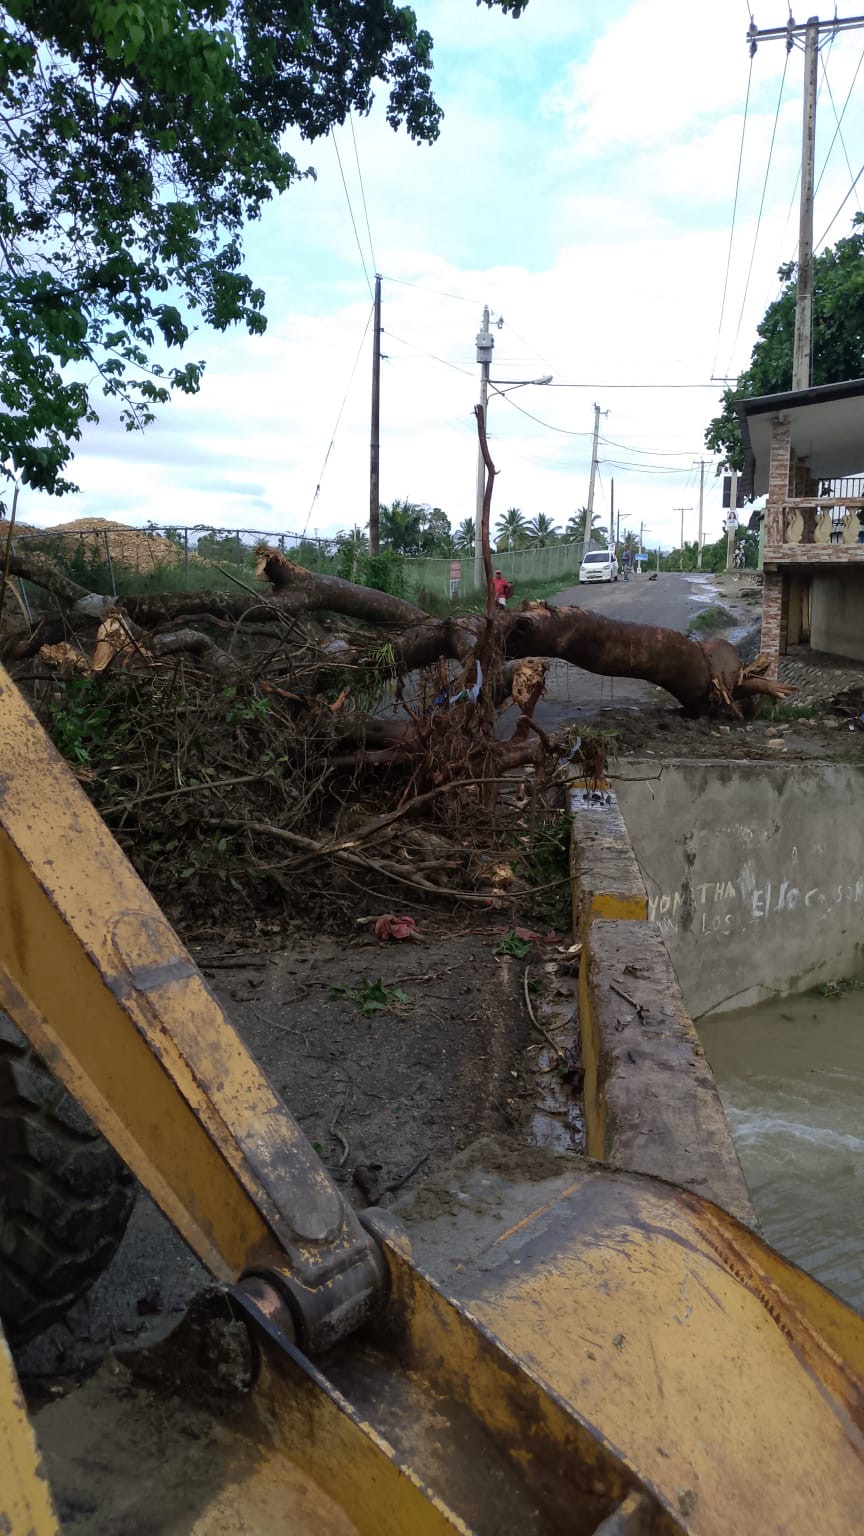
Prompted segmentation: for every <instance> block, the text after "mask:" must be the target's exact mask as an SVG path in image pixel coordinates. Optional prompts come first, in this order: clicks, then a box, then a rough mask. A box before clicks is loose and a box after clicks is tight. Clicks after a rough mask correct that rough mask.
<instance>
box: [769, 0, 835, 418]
mask: <svg viewBox="0 0 864 1536" xmlns="http://www.w3.org/2000/svg"><path fill="white" fill-rule="evenodd" d="M862 26H864V16H849V17H838V16H836V15H835V16H834V18H833V19H832V20H831V21H821V22H820V20H819V17H818V16H811V17H809V19H808V20H807V21H806V22H805V23H804V24H803V25H800V26H796V24H795V22H794V21H793V20H792V14H791V11H790V14H789V20H788V22H787V24H786V26H785V27H761V28H760V27H757V25H756V23H755V21H751V23H750V27H749V29H748V32H747V41H748V43H749V45H750V56H751V58H752V56H753V54H754V53H755V52H756V49H757V47H758V45H759V43H761V42H770V41H772V40H773V39H776V38H781V37H782V38H783V39H784V40H785V43H786V52H787V53H791V52H792V48H793V47H794V44H795V39H796V38H799V37H801V36H802V35H803V38H804V122H803V135H802V147H801V204H800V216H799V223H798V282H797V297H796V305H795V341H794V344H793V352H792V388H793V389H809V387H810V354H811V338H812V328H813V151H814V145H815V142H816V86H817V80H818V70H819V34H820V33H821V32H830V33H831V35H832V37H833V36H836V34H837V33H838V32H850V31H853V30H857V29H858V28H859V27H862Z"/></svg>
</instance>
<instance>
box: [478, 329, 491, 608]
mask: <svg viewBox="0 0 864 1536" xmlns="http://www.w3.org/2000/svg"><path fill="white" fill-rule="evenodd" d="M494 346H495V337H494V336H493V335H492V332H491V331H490V329H489V305H488V304H486V305H484V308H483V323H482V325H481V326H480V329H479V331H478V332H477V361H478V363H479V364H480V406H481V409H482V411H483V423H484V426H485V424H486V407H487V405H488V403H489V368H490V365H491V363H492V352H493V349H494ZM485 490H486V465H485V463H484V462H483V452H482V449H481V448H480V444H479V443H478V444H477V496H476V500H475V504H474V589H475V591H477V592H479V591H480V588H481V587H482V586H483V584H484V581H485V579H486V578H485V575H484V572H483V496H484V493H485Z"/></svg>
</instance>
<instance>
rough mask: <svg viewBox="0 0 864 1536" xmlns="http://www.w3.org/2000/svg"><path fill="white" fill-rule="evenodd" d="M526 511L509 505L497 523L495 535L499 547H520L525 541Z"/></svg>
mask: <svg viewBox="0 0 864 1536" xmlns="http://www.w3.org/2000/svg"><path fill="white" fill-rule="evenodd" d="M525 531H526V523H525V513H524V512H522V511H521V510H520V508H519V507H508V508H507V511H506V512H504V513H502V515H501V517H499V519H498V521H497V523H496V524H495V536H496V539H497V541H498V548H499V549H518V547H519V545H520V544H524V542H525Z"/></svg>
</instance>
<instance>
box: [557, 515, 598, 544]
mask: <svg viewBox="0 0 864 1536" xmlns="http://www.w3.org/2000/svg"><path fill="white" fill-rule="evenodd" d="M587 517H588V508H587V507H580V508H579V511H578V512H571V514H570V518H569V520H568V523H567V527H566V528H565V529H564V537H565V539H572V541H573V543H574V544H581V543H582V540H583V539H584V538H585V523H586V520H587ZM599 521H600V513H599V512H592V514H591V540H589V542H592V541H593V536H594V525H595V523H599Z"/></svg>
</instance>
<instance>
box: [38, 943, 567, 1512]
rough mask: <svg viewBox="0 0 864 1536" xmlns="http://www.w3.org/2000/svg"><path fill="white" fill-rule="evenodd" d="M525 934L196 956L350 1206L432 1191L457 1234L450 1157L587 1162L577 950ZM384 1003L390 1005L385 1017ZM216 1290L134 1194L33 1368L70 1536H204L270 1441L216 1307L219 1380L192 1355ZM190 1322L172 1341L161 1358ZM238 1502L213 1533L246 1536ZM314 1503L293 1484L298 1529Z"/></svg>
mask: <svg viewBox="0 0 864 1536" xmlns="http://www.w3.org/2000/svg"><path fill="white" fill-rule="evenodd" d="M511 926H512V919H511V917H510V916H508V914H507V913H490V914H488V916H485V917H481V918H478V917H476V916H475V915H471V916H469V917H468V918H467V919H465V918H462V919H459V918H457V919H455V920H453V919H449V920H447V921H444V920H442V919H441V917H440V916H439V917H438V918H434V919H433V918H428V917H427V918H425V919H419V918H418V937H417V938H415V939H411V940H406V941H402V942H390V943H386V944H385V943H379V942H378V941H377V940H376V939H375V938H374V936H373V935H372V933H371V932H370V930H369V929H368V927H366V926H365V925H364V926H362V927H361V928H360V929H359V930H358V933H357V935H356V936H355V937H354V938H353V939H348V938H346V937H336V936H327V935H321V936H318V937H309V936H306V937H301V936H299V935H298V936H297V937H296V938H295V939H294V940H293V941H292V942H291V943H290V944H289V945H288V946H286V947H285V948H284V949H282V950H280V951H279V952H278V953H275V954H266V955H255V954H252V953H250V952H242V953H240V954H239V955H237V956H233V957H232V956H226V955H224V954H218V955H217V954H214V953H213V951H212V950H204V949H200V948H199V950H198V952H197V954H196V958H197V959H198V961H199V964H200V965H201V967H202V969H203V971H204V973H205V975H206V976H207V979H208V981H209V982H210V984H211V985H212V986H213V988H214V990H215V991H216V993H217V994H218V996H219V998H220V1000H221V1001H222V1003H223V1004H224V1006H225V1007H226V1010H227V1011H228V1012H229V1014H230V1017H231V1019H232V1021H233V1022H234V1024H235V1025H236V1027H237V1029H238V1031H239V1033H240V1034H241V1035H242V1037H243V1038H244V1040H245V1041H246V1043H247V1044H248V1045H249V1047H250V1049H251V1050H252V1052H253V1054H254V1055H255V1056H256V1058H257V1059H258V1061H259V1062H260V1063H261V1065H262V1067H263V1068H264V1070H265V1072H267V1074H268V1076H269V1077H270V1078H271V1080H272V1081H273V1083H274V1085H275V1086H276V1088H277V1089H278V1090H279V1091H280V1093H281V1094H282V1096H283V1098H284V1099H285V1101H286V1103H287V1104H288V1105H289V1106H290V1107H291V1109H292V1111H293V1112H294V1114H295V1115H296V1117H297V1119H298V1121H299V1122H300V1124H301V1126H302V1128H303V1130H304V1131H305V1133H306V1135H307V1136H308V1137H309V1139H310V1140H311V1141H312V1144H313V1146H315V1148H316V1150H317V1151H318V1152H319V1154H320V1156H321V1157H322V1159H323V1160H324V1162H325V1164H326V1165H327V1167H328V1169H329V1171H330V1173H331V1174H332V1176H333V1178H334V1179H335V1181H336V1182H337V1184H339V1185H340V1186H341V1187H342V1188H343V1189H344V1191H345V1193H346V1196H347V1197H348V1198H349V1199H351V1200H352V1201H353V1202H354V1203H355V1204H357V1205H359V1206H364V1205H365V1204H367V1203H368V1202H369V1200H370V1199H371V1200H372V1201H374V1202H376V1203H377V1202H378V1201H379V1200H380V1202H381V1203H383V1204H391V1203H393V1202H394V1201H395V1200H399V1199H402V1200H404V1199H405V1198H406V1197H407V1198H410V1197H412V1196H413V1195H414V1194H415V1191H417V1190H422V1189H427V1188H428V1189H431V1190H433V1191H435V1192H436V1195H435V1199H436V1201H437V1202H438V1204H439V1205H440V1202H441V1201H442V1200H443V1201H444V1202H445V1205H446V1203H447V1202H448V1201H449V1202H450V1204H451V1205H452V1207H453V1209H454V1212H455V1213H456V1215H458V1216H462V1215H463V1214H464V1213H463V1211H462V1205H461V1201H462V1200H463V1199H467V1197H466V1196H460V1195H459V1194H458V1192H456V1191H455V1190H453V1191H450V1193H449V1194H448V1188H449V1185H448V1175H447V1172H446V1170H447V1169H448V1167H449V1166H450V1164H451V1162H452V1160H453V1159H454V1157H455V1159H456V1162H457V1165H458V1161H459V1157H460V1155H463V1156H468V1157H469V1158H470V1156H471V1155H472V1154H471V1153H470V1152H468V1153H466V1152H464V1149H466V1148H473V1147H478V1146H481V1147H482V1146H483V1145H484V1144H488V1145H494V1138H495V1137H496V1135H497V1136H498V1137H499V1138H500V1140H501V1141H502V1142H503V1144H504V1145H505V1146H506V1147H507V1148H508V1149H509V1151H508V1155H509V1157H510V1158H511V1159H513V1158H515V1159H516V1161H517V1162H518V1163H519V1164H520V1165H521V1164H523V1163H524V1164H525V1165H526V1166H528V1165H529V1164H530V1165H531V1166H533V1164H532V1163H531V1160H532V1158H533V1159H534V1162H535V1163H536V1161H537V1159H538V1157H539V1158H540V1159H541V1162H542V1161H543V1159H546V1162H545V1163H544V1164H543V1169H542V1170H541V1172H542V1171H544V1170H545V1169H546V1167H547V1164H549V1159H550V1157H551V1158H552V1162H553V1163H554V1154H553V1153H550V1152H549V1151H548V1150H546V1151H544V1150H541V1149H543V1148H546V1149H548V1148H554V1149H557V1150H559V1151H560V1150H562V1149H563V1150H564V1151H565V1152H566V1151H567V1150H568V1149H574V1150H575V1149H578V1147H579V1145H580V1135H581V1115H580V1112H579V1108H578V1100H579V1090H580V1088H581V1079H580V1078H579V1072H578V1059H577V1057H576V1055H575V1052H574V1031H575V1023H574V1020H575V1004H574V993H575V985H576V979H575V975H574V967H575V966H576V965H577V960H576V958H575V957H574V955H573V954H572V952H571V951H570V937H569V935H568V934H560V935H557V936H555V937H549V936H547V935H545V934H544V935H543V939H544V942H534V943H533V944H532V945H531V947H530V948H529V949H528V951H527V953H526V954H525V955H524V956H513V955H508V954H502V953H498V952H497V951H498V950H500V947H501V945H502V941H504V940H505V939H506V936H507V935H508V933H510V932H511ZM522 931H524V930H522ZM508 947H512V939H511V940H510V941H509V946H508ZM517 947H519V946H517ZM193 952H194V946H193ZM336 989H338V990H336ZM397 989H398V990H397ZM381 996H384V997H385V998H387V1005H386V1006H385V1007H382V1008H380V1009H376V1010H374V1011H372V1007H371V1005H372V1003H373V1002H374V1001H375V998H376V997H381ZM364 1003H365V1008H366V1011H365V1012H364ZM529 1010H530V1011H529ZM550 1031H554V1034H555V1039H556V1041H558V1042H559V1043H560V1054H559V1051H558V1050H550V1046H549V1039H550V1038H551V1035H550ZM550 1068H552V1069H554V1070H550ZM565 1068H566V1069H565ZM496 1155H497V1156H498V1159H499V1161H500V1152H499V1153H498V1154H496ZM427 1203H428V1201H427ZM419 1208H420V1210H421V1211H422V1210H423V1209H424V1207H423V1204H422V1201H421V1202H420V1207H419ZM208 1287H209V1277H208V1276H207V1275H206V1273H205V1272H204V1271H203V1270H202V1268H201V1267H200V1266H199V1265H198V1263H197V1262H196V1261H195V1260H194V1258H192V1256H191V1255H190V1254H189V1253H188V1251H187V1250H186V1248H185V1246H184V1244H183V1243H182V1242H180V1240H179V1239H178V1238H177V1237H176V1235H175V1234H174V1233H173V1231H172V1230H171V1229H170V1227H169V1226H168V1225H167V1223H166V1222H165V1220H164V1218H163V1217H162V1216H161V1215H160V1214H159V1212H158V1211H157V1210H156V1209H155V1208H154V1206H153V1205H152V1203H151V1202H150V1201H149V1200H148V1199H147V1198H146V1197H145V1196H143V1195H139V1201H138V1205H137V1208H136V1211H135V1214H134V1215H133V1218H132V1223H131V1225H130V1229H129V1232H128V1234H127V1237H126V1239H125V1240H124V1242H123V1244H122V1246H121V1249H120V1251H119V1253H118V1255H117V1257H116V1259H115V1260H114V1262H113V1264H112V1265H111V1266H110V1268H109V1270H108V1271H107V1272H106V1273H105V1275H104V1276H103V1277H102V1279H101V1281H100V1282H99V1284H98V1285H97V1286H96V1287H95V1288H94V1291H93V1292H92V1293H91V1296H90V1297H89V1299H88V1301H87V1302H86V1303H84V1304H81V1305H80V1306H79V1308H78V1309H77V1310H76V1313H75V1314H74V1315H71V1316H70V1317H69V1318H68V1319H67V1321H66V1322H65V1323H64V1324H62V1325H58V1326H57V1327H55V1328H54V1329H52V1330H51V1332H50V1333H49V1334H47V1335H45V1336H44V1337H43V1338H42V1339H40V1340H37V1341H35V1342H34V1343H33V1344H31V1345H29V1346H28V1347H26V1348H24V1349H22V1350H20V1351H19V1352H18V1357H17V1364H18V1368H19V1372H20V1374H21V1378H22V1383H23V1385H24V1388H25V1393H26V1394H27V1397H28V1400H29V1402H30V1405H31V1409H33V1410H34V1422H35V1426H36V1431H37V1435H38V1436H39V1438H40V1444H41V1446H42V1449H43V1454H44V1455H45V1457H46V1462H47V1469H48V1475H49V1480H50V1482H51V1485H52V1488H53V1490H54V1493H55V1498H56V1499H57V1503H58V1509H59V1513H60V1518H61V1522H62V1527H63V1530H64V1531H74V1532H76V1533H87V1536H111V1533H115V1532H121V1531H122V1532H123V1533H124V1536H125V1533H130V1536H151V1533H152V1536H156V1533H160V1536H161V1533H165V1532H174V1531H177V1532H180V1531H191V1530H193V1529H195V1528H196V1520H197V1518H198V1514H199V1512H200V1510H201V1508H202V1507H203V1506H204V1505H205V1503H207V1502H208V1500H209V1498H210V1496H211V1493H212V1486H213V1476H214V1465H215V1466H216V1467H217V1468H218V1469H219V1471H220V1477H221V1478H222V1479H223V1480H224V1481H226V1482H227V1483H229V1484H230V1483H231V1482H232V1480H235V1479H236V1480H237V1481H238V1482H242V1480H243V1478H244V1477H245V1476H246V1475H247V1473H248V1471H249V1469H250V1467H251V1466H252V1465H253V1463H254V1462H255V1460H256V1455H257V1447H258V1446H259V1444H260V1438H261V1426H260V1424H257V1423H255V1422H253V1418H254V1415H253V1413H252V1409H251V1407H250V1405H249V1403H248V1401H247V1400H246V1398H245V1397H244V1394H243V1392H242V1390H240V1384H238V1381H237V1379H236V1375H237V1373H236V1372H235V1360H234V1356H235V1353H236V1350H237V1345H236V1340H234V1341H233V1342H232V1330H233V1332H234V1334H236V1328H237V1325H234V1324H229V1323H228V1321H227V1318H226V1315H225V1303H224V1301H223V1300H221V1299H220V1297H219V1296H218V1294H217V1293H214V1292H213V1291H212V1288H211V1289H210V1298H211V1302H210V1307H211V1310H210V1312H209V1315H210V1317H211V1319H212V1316H213V1310H212V1309H215V1316H216V1324H215V1329H216V1333H215V1337H216V1344H215V1346H214V1344H213V1338H214V1331H213V1329H214V1325H213V1323H212V1321H211V1322H210V1323H208V1326H207V1329H206V1335H207V1341H208V1342H207V1350H208V1352H209V1353H210V1355H211V1356H212V1358H211V1359H209V1360H208V1362H207V1367H206V1369H205V1370H199V1363H200V1347H199V1343H198V1342H195V1344H194V1348H193V1349H192V1351H191V1354H190V1351H189V1347H188V1345H184V1343H183V1342H182V1341H183V1339H184V1338H185V1339H187V1340H188V1337H189V1331H190V1330H189V1324H188V1321H186V1320H184V1321H182V1322H181V1318H183V1316H184V1314H185V1313H186V1312H187V1308H188V1307H189V1306H190V1304H191V1305H192V1307H193V1318H194V1312H195V1308H196V1306H197V1305H198V1304H197V1303H196V1302H195V1301H194V1300H193V1298H196V1297H202V1296H203V1297H204V1298H205V1299H204V1302H203V1305H204V1306H205V1308H206V1307H207V1305H208V1303H207V1300H206V1297H207V1291H208ZM178 1323H179V1325H180V1329H181V1333H180V1336H179V1338H178V1339H177V1340H175V1339H171V1340H170V1341H169V1342H168V1343H167V1344H165V1345H164V1350H165V1351H167V1352H168V1353H167V1355H164V1354H160V1341H161V1340H164V1339H165V1337H166V1335H168V1334H169V1333H170V1332H171V1330H172V1329H173V1328H175V1327H177V1325H178ZM220 1330H221V1335H222V1338H221V1340H220ZM193 1331H194V1328H193ZM226 1339H227V1343H226ZM154 1349H155V1357H154V1353H153V1352H154ZM226 1349H227V1355H226ZM154 1358H155V1361H156V1368H155V1369H154ZM166 1360H167V1361H168V1365H167V1366H166V1365H165V1363H164V1362H165V1361H166ZM226 1360H227V1367H226ZM190 1361H192V1362H193V1363H192V1364H190ZM94 1372H95V1374H94ZM239 1374H240V1375H241V1376H242V1370H241V1371H240V1373H239ZM256 1487H257V1485H256ZM277 1494H278V1497H277ZM225 1497H226V1499H228V1503H226V1504H225V1505H224V1506H223V1505H222V1504H221V1503H220V1504H219V1505H218V1507H217V1512H216V1516H215V1518H216V1524H215V1526H213V1527H211V1526H209V1525H208V1526H207V1527H206V1529H207V1530H208V1531H209V1530H210V1529H211V1528H212V1529H225V1530H228V1529H230V1530H232V1531H234V1530H236V1531H241V1530H245V1529H247V1526H246V1525H245V1523H244V1519H243V1514H242V1510H241V1509H240V1508H239V1507H238V1506H237V1505H235V1504H233V1503H231V1501H230V1497H229V1494H228V1493H226V1494H225ZM306 1497H307V1491H306V1490H304V1488H303V1487H302V1486H300V1487H297V1488H295V1487H293V1485H292V1489H291V1498H292V1499H295V1498H296V1501H297V1503H296V1511H295V1513H296V1514H297V1517H298V1520H299V1513H300V1511H301V1510H303V1509H304V1508H305V1504H304V1500H305V1499H306ZM220 1498H221V1495H220ZM273 1498H274V1505H273V1524H272V1527H271V1526H269V1525H268V1524H267V1523H266V1521H265V1522H264V1523H263V1524H262V1523H261V1514H260V1509H258V1512H257V1514H256V1520H255V1527H254V1528H255V1531H256V1536H264V1533H265V1532H266V1531H269V1530H270V1529H271V1528H272V1530H273V1531H274V1532H275V1531H277V1530H279V1531H283V1530H285V1529H286V1528H290V1523H289V1525H286V1513H287V1512H286V1509H285V1489H284V1486H283V1484H282V1482H281V1480H280V1482H279V1485H278V1488H274V1494H273ZM291 1508H292V1509H293V1508H294V1505H293V1504H292V1506H291ZM220 1522H221V1524H220ZM327 1528H328V1529H329V1528H330V1527H329V1526H328V1527H327ZM334 1529H335V1527H334Z"/></svg>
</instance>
